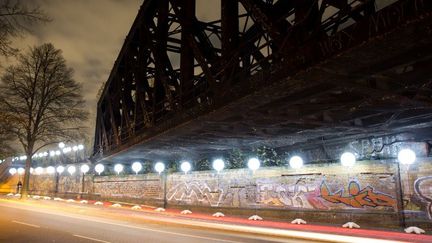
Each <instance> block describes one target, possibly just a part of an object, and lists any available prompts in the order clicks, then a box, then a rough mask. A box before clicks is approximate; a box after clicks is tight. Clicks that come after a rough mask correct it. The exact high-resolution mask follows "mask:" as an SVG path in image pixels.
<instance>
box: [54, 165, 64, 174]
mask: <svg viewBox="0 0 432 243" xmlns="http://www.w3.org/2000/svg"><path fill="white" fill-rule="evenodd" d="M64 170H65V168H64V167H63V166H61V165H59V166H57V169H56V171H57V173H59V174H61V173H63V172H64Z"/></svg>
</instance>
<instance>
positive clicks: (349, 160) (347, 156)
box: [340, 152, 356, 167]
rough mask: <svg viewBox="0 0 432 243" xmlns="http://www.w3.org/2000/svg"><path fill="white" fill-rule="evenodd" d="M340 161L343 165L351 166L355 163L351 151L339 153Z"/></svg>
mask: <svg viewBox="0 0 432 243" xmlns="http://www.w3.org/2000/svg"><path fill="white" fill-rule="evenodd" d="M340 162H341V164H342V165H343V166H347V167H351V166H354V164H355V163H356V157H355V155H354V154H353V153H350V152H345V153H343V154H342V155H341V157H340Z"/></svg>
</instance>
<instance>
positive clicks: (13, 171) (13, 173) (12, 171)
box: [9, 168, 17, 175]
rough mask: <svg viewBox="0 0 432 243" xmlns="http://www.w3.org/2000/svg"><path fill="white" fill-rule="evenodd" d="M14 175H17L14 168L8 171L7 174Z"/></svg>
mask: <svg viewBox="0 0 432 243" xmlns="http://www.w3.org/2000/svg"><path fill="white" fill-rule="evenodd" d="M16 173H17V169H15V168H10V169H9V174H11V175H15V174H16Z"/></svg>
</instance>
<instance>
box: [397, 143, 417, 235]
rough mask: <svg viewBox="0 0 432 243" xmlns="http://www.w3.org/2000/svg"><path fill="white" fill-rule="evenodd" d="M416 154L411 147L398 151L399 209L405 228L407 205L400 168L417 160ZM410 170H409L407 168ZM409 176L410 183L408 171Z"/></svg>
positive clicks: (402, 224)
mask: <svg viewBox="0 0 432 243" xmlns="http://www.w3.org/2000/svg"><path fill="white" fill-rule="evenodd" d="M416 159H417V158H416V154H415V153H414V151H412V150H411V149H402V150H400V151H399V153H398V158H397V161H396V165H397V172H398V187H399V197H400V203H399V205H398V206H399V210H400V214H399V215H400V216H399V217H400V219H401V220H400V222H401V227H402V228H403V229H405V228H406V220H405V205H404V199H403V198H404V197H403V194H404V193H403V187H402V176H401V169H400V164H404V165H407V166H409V165H411V164H413V163H414V162H415V161H416ZM408 168H409V167H408ZM407 171H408V170H407ZM407 176H408V183H409V172H407Z"/></svg>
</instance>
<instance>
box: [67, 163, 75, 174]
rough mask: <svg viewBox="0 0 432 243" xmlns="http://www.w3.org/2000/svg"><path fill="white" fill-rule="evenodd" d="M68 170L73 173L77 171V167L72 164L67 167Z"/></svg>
mask: <svg viewBox="0 0 432 243" xmlns="http://www.w3.org/2000/svg"><path fill="white" fill-rule="evenodd" d="M67 170H68V172H69V174H70V175H73V174H74V173H75V171H76V168H75V166H73V165H71V166H69V167H68V168H67Z"/></svg>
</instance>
